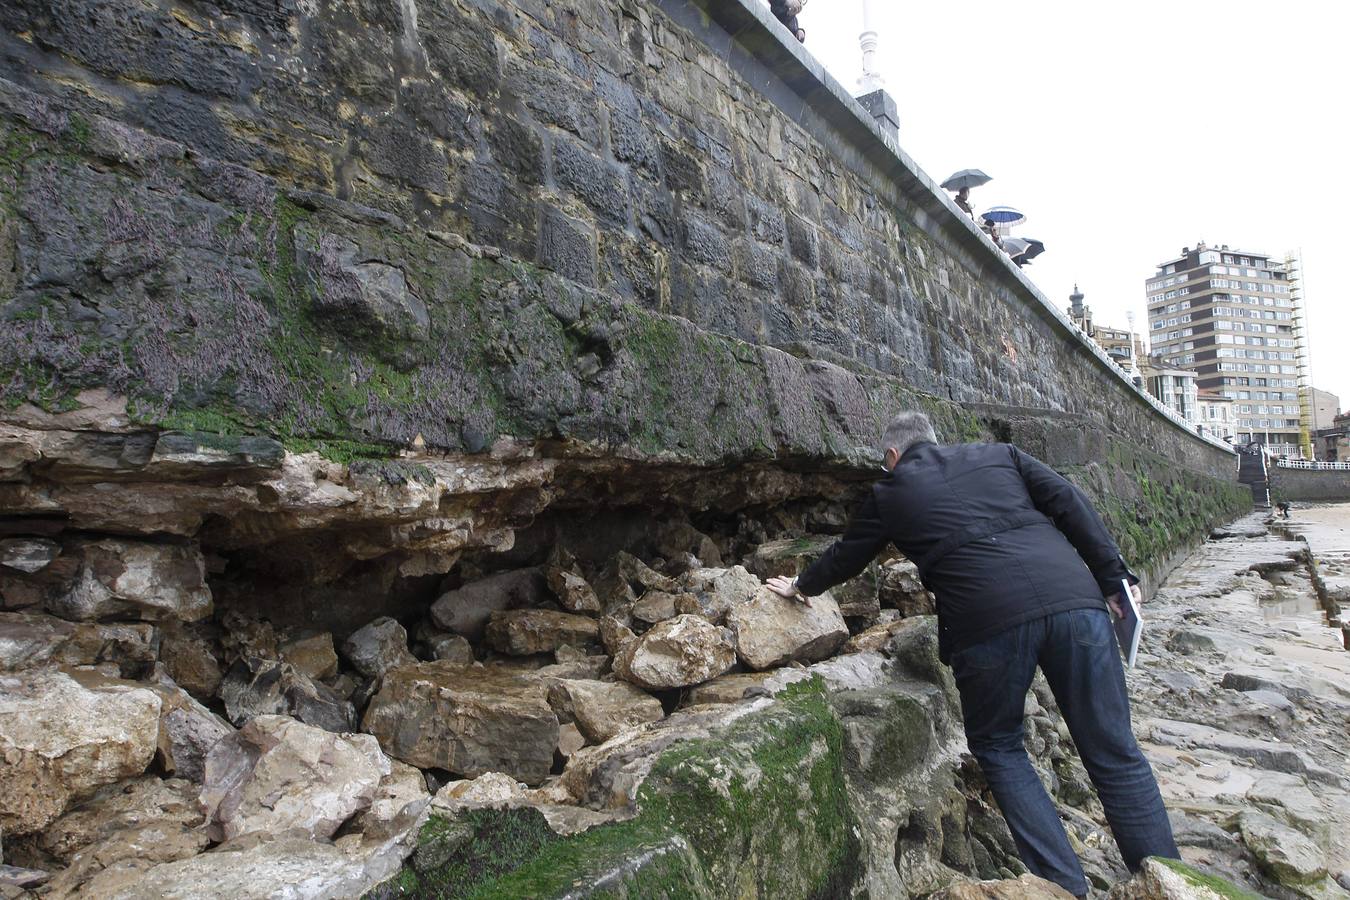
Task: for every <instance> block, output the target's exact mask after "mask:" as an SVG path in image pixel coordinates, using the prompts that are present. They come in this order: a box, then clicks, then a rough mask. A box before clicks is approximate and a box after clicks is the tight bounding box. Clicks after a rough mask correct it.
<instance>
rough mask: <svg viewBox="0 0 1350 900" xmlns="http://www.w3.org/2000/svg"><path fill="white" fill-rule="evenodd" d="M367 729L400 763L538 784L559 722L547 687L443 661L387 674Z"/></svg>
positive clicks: (372, 705) (373, 700)
mask: <svg viewBox="0 0 1350 900" xmlns="http://www.w3.org/2000/svg"><path fill="white" fill-rule="evenodd" d="M361 728H362V730H363V731H367V732H370V733H371V734H373V735H375V736H376V737H378V738H379V739H380V746H381V747H383V748H384V750H385V752H386V753H388V754H389V755H390V756H392V757H394V758H395V759H400V760H402V761H403V762H406V763H409V764H411V765H414V766H417V767H419V768H423V769H428V768H438V769H448V770H449V771H451V772H454V773H455V774H457V775H463V776H466V777H470V778H473V777H476V776H478V775H481V774H483V773H484V772H494V771H495V772H505V773H507V774H508V775H510V776H511V777H512V778H515V779H517V780H519V781H524V782H525V783H527V784H538V783H539V782H541V781H543V779H544V778H545V777H547V775H548V773H549V769H550V768H551V766H552V765H553V750H554V748H555V747H557V745H558V719H557V716H555V715H554V713H553V710H552V709H551V708H550V707H549V705H548V699H547V692H546V688H545V685H544V684H543V683H542V682H540V681H537V680H533V679H529V678H525V677H521V676H519V675H515V674H512V673H509V672H504V671H501V670H498V669H489V668H483V667H481V666H459V665H454V664H449V663H445V662H429V663H419V664H418V665H413V666H405V667H403V668H401V669H394V670H392V671H390V672H387V673H385V676H384V682H383V685H382V686H381V688H380V691H379V693H377V694H376V695H375V696H374V697H373V698H371V701H370V706H369V707H367V709H366V715H365V719H364V720H363V721H362V723H361Z"/></svg>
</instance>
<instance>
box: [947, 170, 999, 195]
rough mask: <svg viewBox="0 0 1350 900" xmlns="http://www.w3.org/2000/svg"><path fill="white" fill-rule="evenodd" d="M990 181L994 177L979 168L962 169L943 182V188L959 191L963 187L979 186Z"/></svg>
mask: <svg viewBox="0 0 1350 900" xmlns="http://www.w3.org/2000/svg"><path fill="white" fill-rule="evenodd" d="M990 181H993V179H992V178H990V177H989V176H988V175H986V174H984V173H983V172H981V171H980V170H979V169H962V170H961V171H960V172H957V173H956V174H955V175H953V176H951V177H950V178H948V179H947V180H946V181H944V182H942V188H943V190H947V191H959V190H961V188H973V187H979V186H980V185H982V184H986V183H988V182H990Z"/></svg>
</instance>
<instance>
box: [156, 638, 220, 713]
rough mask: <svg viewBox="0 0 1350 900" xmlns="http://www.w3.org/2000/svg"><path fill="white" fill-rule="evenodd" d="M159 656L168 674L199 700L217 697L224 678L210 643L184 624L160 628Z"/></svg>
mask: <svg viewBox="0 0 1350 900" xmlns="http://www.w3.org/2000/svg"><path fill="white" fill-rule="evenodd" d="M159 658H160V661H161V662H162V663H163V664H164V669H165V671H166V672H167V673H168V675H169V677H170V678H172V679H173V680H174V682H175V683H177V684H178V686H179V687H181V688H183V690H185V691H187V692H188V693H190V694H192V696H194V697H196V698H197V699H198V700H205V699H209V698H211V697H214V696H215V695H216V691H217V690H219V689H220V682H221V679H223V678H224V677H225V673H224V671H223V670H222V669H221V667H220V661H219V660H218V659H217V658H216V653H215V650H214V649H213V648H212V647H211V645H210V643H208V642H207V641H206V640H204V639H203V638H201V637H200V636H198V635H195V634H192V633H190V632H189V631H188V630H187V629H184V628H182V627H181V626H180V627H173V626H169V627H165V628H164V629H163V630H162V631H161V634H160V641H159Z"/></svg>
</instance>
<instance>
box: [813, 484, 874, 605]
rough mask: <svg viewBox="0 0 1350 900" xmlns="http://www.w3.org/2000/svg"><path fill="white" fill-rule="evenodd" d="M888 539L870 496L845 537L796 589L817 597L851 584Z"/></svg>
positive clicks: (850, 523) (814, 565)
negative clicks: (849, 581)
mask: <svg viewBox="0 0 1350 900" xmlns="http://www.w3.org/2000/svg"><path fill="white" fill-rule="evenodd" d="M889 540H890V538H888V537H887V536H886V531H885V529H884V528H883V527H882V524H881V514H880V512H879V511H878V509H877V500H876V497H875V496H873V495H872V494H871V493H868V495H867V500H866V501H864V502H863V505H862V507H861V508H859V510H858V511H857V513H855V514H854V516H853V519H852V520H851V521H850V522H849V523H848V528H847V530H845V531H844V536H843V537H841V538H840V539H839V540H837V541H835V542H834V543H833V544H831V545H830V548H829V549H828V550H826V551H825V552H824V553H823V554H821V557H820V559H818V560H816V561H815V562H813V563H812V564H811V565H809V566H807V567H806V571H805V572H802V574H801V575H798V576H797V590H799V591H800V592H801V593H803V594H805V595H806V596H808V597H814V596H815V595H816V594H821V593H824V592H825V591H828V590H829V589H830V588H832V587H834V586H835V585H836V584H841V583H842V582H845V581H848V580H849V579H850V578H852V577H853V576H855V575H857V574H858V573H859V572H861V571H862V570H863V569H865V568H867V564H868V563H870V562H871V561H872V560H874V559H876V556H877V554H878V553H880V552H881V549H882V548H883V547H885V546H886V542H887V541H889Z"/></svg>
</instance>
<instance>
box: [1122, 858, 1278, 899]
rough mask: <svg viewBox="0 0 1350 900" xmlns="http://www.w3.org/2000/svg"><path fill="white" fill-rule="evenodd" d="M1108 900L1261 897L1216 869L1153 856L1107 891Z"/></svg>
mask: <svg viewBox="0 0 1350 900" xmlns="http://www.w3.org/2000/svg"><path fill="white" fill-rule="evenodd" d="M1106 900H1259V897H1258V895H1256V894H1253V893H1252V892H1250V891H1248V890H1245V889H1243V888H1240V887H1238V886H1237V885H1235V884H1233V883H1232V882H1230V881H1227V880H1226V879H1223V878H1221V877H1219V876H1218V875H1216V874H1215V873H1213V872H1212V871H1206V872H1201V871H1200V870H1199V869H1196V868H1193V867H1192V866H1189V865H1187V864H1186V863H1184V862H1182V861H1181V860H1177V859H1159V858H1157V857H1153V856H1150V857H1148V858H1147V859H1145V860H1144V861H1143V864H1142V865H1141V866H1140V867H1139V871H1138V872H1137V873H1136V874H1135V875H1134V877H1133V878H1131V879H1130V880H1128V881H1123V882H1120V883H1119V884H1116V885H1115V886H1114V887H1112V888H1111V890H1110V891H1108V892H1107V894H1106Z"/></svg>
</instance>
